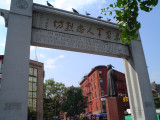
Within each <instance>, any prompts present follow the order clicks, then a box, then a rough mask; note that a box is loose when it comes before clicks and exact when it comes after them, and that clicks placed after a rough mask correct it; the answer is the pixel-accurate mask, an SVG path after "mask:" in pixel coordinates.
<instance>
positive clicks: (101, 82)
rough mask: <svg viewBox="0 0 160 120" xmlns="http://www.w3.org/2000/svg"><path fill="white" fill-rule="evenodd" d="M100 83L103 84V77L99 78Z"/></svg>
mask: <svg viewBox="0 0 160 120" xmlns="http://www.w3.org/2000/svg"><path fill="white" fill-rule="evenodd" d="M100 85H101V86H103V79H102V78H101V79H100Z"/></svg>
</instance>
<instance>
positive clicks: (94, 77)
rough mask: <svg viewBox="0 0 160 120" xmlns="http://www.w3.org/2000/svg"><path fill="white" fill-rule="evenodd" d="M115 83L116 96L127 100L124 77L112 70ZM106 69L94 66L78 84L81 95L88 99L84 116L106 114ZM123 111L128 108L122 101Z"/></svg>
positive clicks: (127, 103) (126, 103)
mask: <svg viewBox="0 0 160 120" xmlns="http://www.w3.org/2000/svg"><path fill="white" fill-rule="evenodd" d="M114 71H115V74H116V77H117V81H116V86H117V93H118V96H123V97H124V98H125V97H127V98H128V94H127V88H126V81H125V75H124V74H123V73H121V72H119V71H117V70H114ZM107 72H108V70H107V67H106V66H96V67H94V68H93V69H92V70H91V71H90V72H89V73H88V75H86V76H84V78H83V80H82V81H81V82H80V86H81V88H82V90H83V94H84V95H85V96H87V97H88V106H87V108H86V115H96V114H99V113H106V103H105V99H106V98H107ZM123 103H124V107H125V109H127V108H129V102H128V101H127V102H126V101H125V100H124V102H123Z"/></svg>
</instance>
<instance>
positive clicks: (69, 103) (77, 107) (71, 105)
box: [61, 87, 87, 119]
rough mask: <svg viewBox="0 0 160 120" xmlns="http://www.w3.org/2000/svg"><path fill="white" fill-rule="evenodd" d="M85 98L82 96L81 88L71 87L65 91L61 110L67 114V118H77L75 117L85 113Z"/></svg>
mask: <svg viewBox="0 0 160 120" xmlns="http://www.w3.org/2000/svg"><path fill="white" fill-rule="evenodd" d="M86 107H87V97H85V96H83V94H82V89H81V88H75V87H71V88H70V89H68V90H67V92H66V94H65V96H64V101H63V102H62V106H61V109H62V111H64V112H67V116H68V117H73V118H74V119H76V118H77V115H80V114H81V113H84V112H85V108H86Z"/></svg>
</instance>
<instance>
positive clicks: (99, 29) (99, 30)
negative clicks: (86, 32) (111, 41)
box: [97, 28, 103, 38]
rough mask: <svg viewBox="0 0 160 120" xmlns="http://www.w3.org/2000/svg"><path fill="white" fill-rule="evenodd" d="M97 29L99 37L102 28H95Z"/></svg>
mask: <svg viewBox="0 0 160 120" xmlns="http://www.w3.org/2000/svg"><path fill="white" fill-rule="evenodd" d="M97 30H98V36H99V38H100V37H101V31H102V30H103V28H97Z"/></svg>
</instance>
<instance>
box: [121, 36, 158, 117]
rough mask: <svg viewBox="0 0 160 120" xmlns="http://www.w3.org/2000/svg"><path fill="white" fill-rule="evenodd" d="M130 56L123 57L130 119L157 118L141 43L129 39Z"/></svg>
mask: <svg viewBox="0 0 160 120" xmlns="http://www.w3.org/2000/svg"><path fill="white" fill-rule="evenodd" d="M129 50H130V58H128V59H124V60H123V61H124V68H125V76H126V82H127V89H128V95H129V102H130V107H131V112H132V120H157V118H156V112H155V106H154V101H153V96H152V92H151V86H150V81H149V75H148V71H147V66H146V61H145V57H144V52H143V48H142V44H141V41H140V38H139V40H134V41H131V44H130V46H129Z"/></svg>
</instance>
